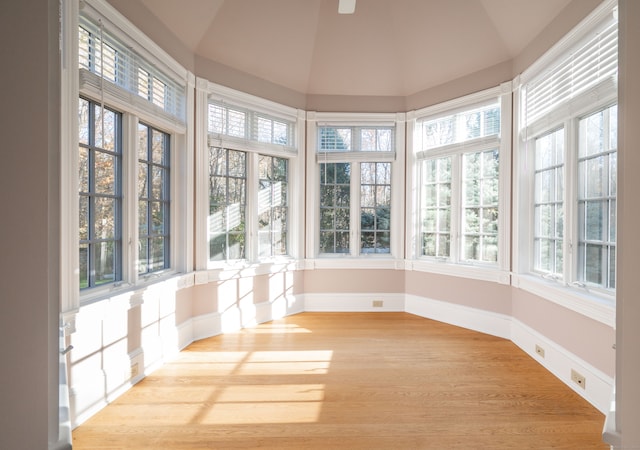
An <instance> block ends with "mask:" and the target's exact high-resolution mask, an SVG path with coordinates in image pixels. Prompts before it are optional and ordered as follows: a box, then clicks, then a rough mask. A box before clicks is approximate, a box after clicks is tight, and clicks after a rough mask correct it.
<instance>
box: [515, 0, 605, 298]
mask: <svg viewBox="0 0 640 450" xmlns="http://www.w3.org/2000/svg"><path fill="white" fill-rule="evenodd" d="M614 6H615V5H613V4H612V3H609V4H604V5H603V7H602V8H600V9H599V10H597V11H596V12H595V15H594V19H593V20H591V21H590V25H589V28H588V29H585V30H581V32H580V33H575V34H574V38H573V39H572V40H569V41H567V42H563V43H562V46H563V47H562V48H563V50H562V51H560V50H556V51H555V52H554V53H552V54H554V55H555V56H554V59H553V60H550V61H546V60H545V59H544V58H543V60H542V62H540V63H539V64H538V65H537V66H534V68H533V69H532V72H531V73H525V74H523V84H522V88H521V95H520V98H521V100H520V101H521V105H522V110H521V112H520V116H519V117H520V120H519V123H520V130H521V138H522V140H521V142H522V143H521V145H520V147H519V149H518V157H519V158H520V160H521V161H523V162H522V163H521V164H519V165H517V166H516V167H518V168H519V172H518V181H519V182H518V184H517V186H518V189H519V202H520V208H519V210H518V211H519V214H518V215H517V216H516V217H515V220H516V222H517V224H518V229H519V232H520V233H521V238H520V239H519V240H518V244H519V245H521V244H523V243H524V242H526V245H524V247H519V248H518V249H517V253H518V254H519V255H520V258H519V261H518V262H517V265H518V267H519V270H518V272H520V273H531V274H534V275H537V276H541V277H543V278H544V279H547V280H555V281H557V282H559V283H562V284H561V286H570V287H573V288H578V289H579V290H578V291H575V290H574V291H575V292H576V293H578V294H581V293H585V294H586V293H588V294H589V295H600V296H603V297H605V298H612V295H613V293H614V290H615V272H616V267H615V258H616V182H617V180H616V171H617V156H616V155H617V153H616V151H617V106H616V102H617V98H616V97H617V87H616V76H617V21H616V20H615V18H614V15H613V14H611V8H612V7H614ZM527 219H528V220H527ZM527 221H528V222H529V223H527Z"/></svg>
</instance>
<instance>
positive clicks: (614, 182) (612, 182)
mask: <svg viewBox="0 0 640 450" xmlns="http://www.w3.org/2000/svg"><path fill="white" fill-rule="evenodd" d="M617 193H618V154H617V153H612V154H611V155H609V195H611V196H616V195H617Z"/></svg>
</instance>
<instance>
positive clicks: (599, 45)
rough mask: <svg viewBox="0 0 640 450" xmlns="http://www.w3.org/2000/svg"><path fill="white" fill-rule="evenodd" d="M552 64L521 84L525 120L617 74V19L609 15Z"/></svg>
mask: <svg viewBox="0 0 640 450" xmlns="http://www.w3.org/2000/svg"><path fill="white" fill-rule="evenodd" d="M599 25H600V26H599V27H598V28H597V29H596V30H595V32H594V33H592V34H591V35H590V36H589V37H588V38H586V39H585V40H583V42H581V43H580V44H578V45H576V46H575V47H573V48H571V49H570V50H569V51H568V52H566V53H565V54H564V55H563V56H562V57H561V58H560V59H559V60H558V62H557V63H556V64H554V65H551V66H550V68H549V69H548V70H546V71H545V72H543V73H542V74H540V75H539V76H537V77H536V78H534V79H532V80H531V81H529V82H528V83H526V85H525V95H526V97H525V114H526V122H527V123H528V124H531V123H533V122H535V121H536V120H537V119H539V118H541V117H543V116H544V115H546V114H548V113H549V112H551V111H553V110H554V109H556V108H557V107H559V106H560V105H563V104H566V103H568V102H569V101H571V100H572V99H574V98H575V97H577V96H579V95H580V94H582V93H584V92H586V91H587V90H589V89H591V88H593V87H595V86H597V85H599V84H600V83H601V82H603V81H605V80H606V79H610V78H617V73H618V22H617V20H616V19H615V18H614V15H613V14H609V15H608V16H607V19H606V20H605V21H603V22H602V23H600V24H599Z"/></svg>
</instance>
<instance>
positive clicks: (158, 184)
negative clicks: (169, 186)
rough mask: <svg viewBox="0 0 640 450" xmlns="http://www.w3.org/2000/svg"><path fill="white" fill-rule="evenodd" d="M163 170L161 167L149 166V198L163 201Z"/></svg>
mask: <svg viewBox="0 0 640 450" xmlns="http://www.w3.org/2000/svg"><path fill="white" fill-rule="evenodd" d="M164 187H165V170H164V169H163V168H162V167H158V166H151V198H153V199H155V200H164V199H165V197H166V195H165V189H164Z"/></svg>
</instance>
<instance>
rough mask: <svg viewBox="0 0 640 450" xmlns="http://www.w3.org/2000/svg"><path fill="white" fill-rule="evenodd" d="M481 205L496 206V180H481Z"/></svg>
mask: <svg viewBox="0 0 640 450" xmlns="http://www.w3.org/2000/svg"><path fill="white" fill-rule="evenodd" d="M481 186H482V204H483V205H485V206H489V205H497V204H498V178H497V177H496V178H488V179H484V180H482V183H481Z"/></svg>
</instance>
